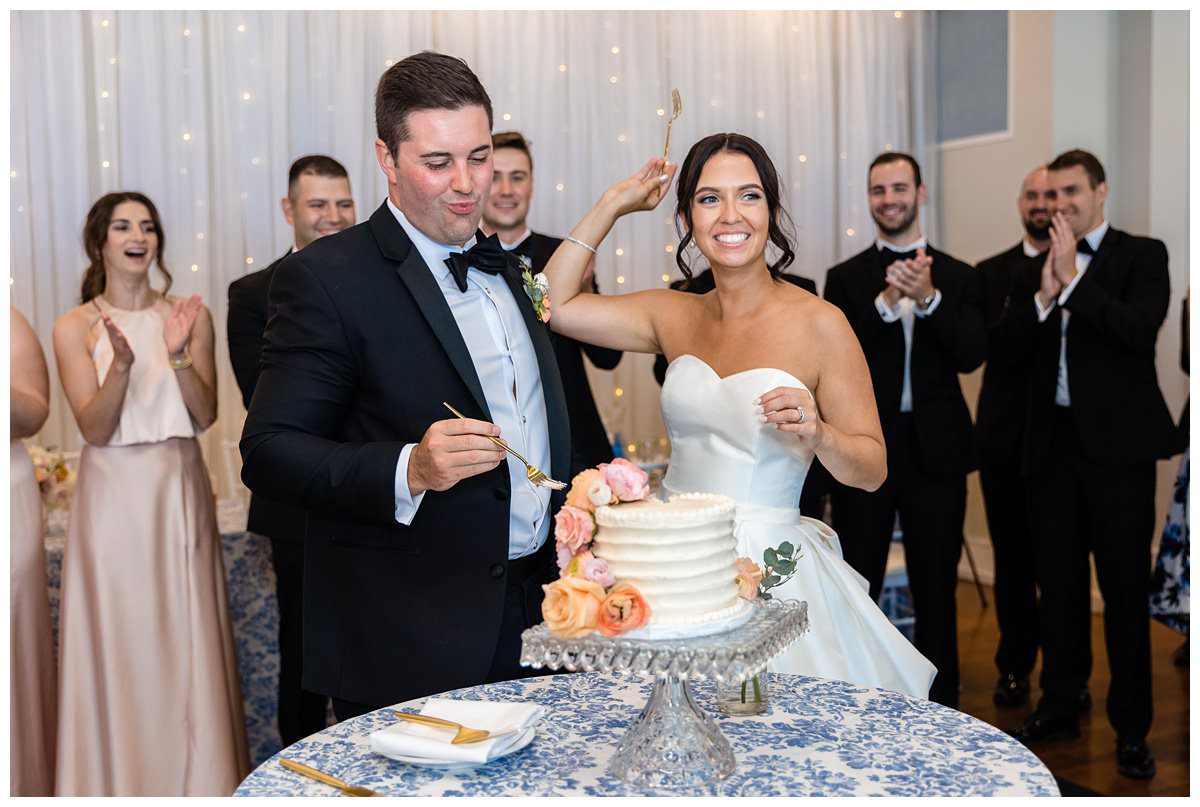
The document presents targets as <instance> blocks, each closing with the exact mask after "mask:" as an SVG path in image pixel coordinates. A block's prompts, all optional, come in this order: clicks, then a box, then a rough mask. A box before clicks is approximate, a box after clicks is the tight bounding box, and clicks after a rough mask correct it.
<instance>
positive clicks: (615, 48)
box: [612, 45, 621, 56]
mask: <svg viewBox="0 0 1200 807" xmlns="http://www.w3.org/2000/svg"><path fill="white" fill-rule="evenodd" d="M612 52H613V55H614V56H616V55H617V54H618V53H620V52H621V49H620V48H619V47H617V46H616V45H613V46H612Z"/></svg>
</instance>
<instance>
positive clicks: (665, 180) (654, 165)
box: [601, 157, 679, 218]
mask: <svg viewBox="0 0 1200 807" xmlns="http://www.w3.org/2000/svg"><path fill="white" fill-rule="evenodd" d="M678 167H679V166H677V165H669V166H667V168H666V170H665V171H664V170H663V161H662V158H660V157H654V158H651V159H650V160H648V161H647V162H646V164H645V165H643V166H642V167H641V169H639V170H638V172H637V173H636V174H634V175H633V176H631V177H629V178H628V179H624V180H622V181H620V182H618V183H617V184H616V185H613V186H612V187H611V188H609V189H608V190H606V191H605V192H604V196H603V197H601V201H602V202H605V203H608V204H609V205H611V206H612V207H613V215H614V218H619V217H621V216H624V215H625V214H626V213H633V212H634V211H637V210H653V209H654V208H656V207H658V204H659V202H661V201H662V200H663V198H664V197H666V195H667V189H668V188H670V187H671V179H672V178H673V177H674V176H675V171H676V170H677V169H678Z"/></svg>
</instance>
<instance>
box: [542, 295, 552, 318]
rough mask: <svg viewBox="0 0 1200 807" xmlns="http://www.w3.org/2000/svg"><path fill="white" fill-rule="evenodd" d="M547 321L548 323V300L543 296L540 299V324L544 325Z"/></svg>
mask: <svg viewBox="0 0 1200 807" xmlns="http://www.w3.org/2000/svg"><path fill="white" fill-rule="evenodd" d="M549 321H550V298H549V297H545V296H543V297H542V323H543V324H545V323H547V322H549Z"/></svg>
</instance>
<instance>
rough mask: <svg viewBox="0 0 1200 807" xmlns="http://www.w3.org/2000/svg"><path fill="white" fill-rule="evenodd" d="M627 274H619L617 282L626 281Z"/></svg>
mask: <svg viewBox="0 0 1200 807" xmlns="http://www.w3.org/2000/svg"><path fill="white" fill-rule="evenodd" d="M624 282H625V275H617V283H624Z"/></svg>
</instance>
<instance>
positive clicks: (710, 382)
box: [662, 354, 813, 510]
mask: <svg viewBox="0 0 1200 807" xmlns="http://www.w3.org/2000/svg"><path fill="white" fill-rule="evenodd" d="M779 386H790V387H801V388H804V389H807V387H806V386H805V384H804V382H803V381H801V380H800V379H798V378H796V377H795V376H793V375H792V374H791V373H788V372H785V371H783V370H778V369H775V368H773V367H759V368H755V369H753V370H744V371H742V372H740V373H734V374H732V375H728V376H725V377H724V378H721V377H720V376H718V375H717V374H716V372H715V371H714V370H713V369H712V368H711V367H709V366H708V365H707V364H706V363H705V362H704V361H702V360H701V359H699V358H697V357H695V356H692V355H690V354H684V355H682V356H680V357H678V358H677V359H675V361H673V362H671V365H670V366H669V367H668V369H667V376H666V379H665V380H664V382H663V388H662V413H663V421H664V422H665V423H666V426H667V437H668V438H669V439H670V441H671V464H670V467H669V468H668V469H667V475H666V477H665V478H664V479H663V484H664V486H666V487H667V488H669V489H670V490H672V491H676V492H685V491H695V492H702V493H722V494H724V495H726V496H728V497H730V498H731V499H735V500H737V501H738V502H739V503H745V504H749V505H754V506H756V507H771V508H787V509H788V510H794V509H795V508H796V505H797V502H799V500H800V491H801V489H802V488H803V487H804V479H805V477H806V476H807V474H808V469H809V466H811V465H812V460H813V455H812V452H811V451H807V450H804V449H802V448H801V447H800V443H799V441H798V440H797V439H796V436H795V435H793V434H789V433H787V432H782V431H780V430H779V429H777V428H775V426H774V425H772V424H769V423H762V422H760V421H759V419H758V418H759V415H758V413H757V412H756V411H755V404H754V399H755V398H757V397H758V396H760V395H762V394H763V393H764V392H767V391H768V390H770V389H773V388H775V387H779Z"/></svg>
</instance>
